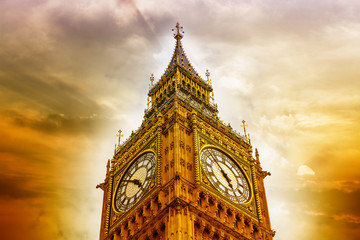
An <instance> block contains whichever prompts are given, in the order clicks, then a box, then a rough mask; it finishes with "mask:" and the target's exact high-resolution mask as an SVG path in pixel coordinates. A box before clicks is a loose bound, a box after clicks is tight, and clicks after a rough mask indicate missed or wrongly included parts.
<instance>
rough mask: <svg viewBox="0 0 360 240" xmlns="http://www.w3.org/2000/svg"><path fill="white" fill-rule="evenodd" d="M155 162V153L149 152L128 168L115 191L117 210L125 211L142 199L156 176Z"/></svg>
mask: <svg viewBox="0 0 360 240" xmlns="http://www.w3.org/2000/svg"><path fill="white" fill-rule="evenodd" d="M155 162H156V158H155V154H154V153H151V152H147V153H144V154H143V155H141V156H140V157H138V158H137V159H136V160H135V161H134V162H133V163H132V164H131V166H130V167H129V168H128V169H127V170H126V172H125V173H124V175H123V177H122V179H121V180H120V183H119V185H118V188H117V190H116V193H115V208H116V210H118V211H119V212H124V211H126V210H128V209H129V208H131V207H132V206H133V205H134V204H135V203H136V202H137V201H138V200H140V198H141V197H142V196H143V195H144V193H145V192H146V190H147V189H148V188H149V185H150V182H151V179H152V178H153V176H154V173H155Z"/></svg>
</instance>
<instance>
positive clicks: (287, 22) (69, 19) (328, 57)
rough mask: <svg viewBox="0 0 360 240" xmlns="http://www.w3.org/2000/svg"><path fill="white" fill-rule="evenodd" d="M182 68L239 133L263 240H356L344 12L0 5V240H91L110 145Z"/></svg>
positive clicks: (172, 4) (300, 5)
mask: <svg viewBox="0 0 360 240" xmlns="http://www.w3.org/2000/svg"><path fill="white" fill-rule="evenodd" d="M177 21H179V22H180V24H181V25H182V26H183V27H184V31H185V35H184V38H183V40H182V43H183V48H184V49H185V51H186V53H187V56H188V58H189V59H190V61H191V62H192V64H193V66H194V68H195V69H196V70H197V72H198V73H199V74H200V75H201V76H202V77H203V78H206V77H205V71H206V69H209V71H210V73H211V79H212V84H213V88H214V92H215V102H216V103H217V104H218V109H219V116H220V117H221V119H222V120H223V121H224V122H225V123H228V122H230V123H231V126H232V127H233V128H234V129H235V130H237V131H238V132H242V131H243V130H242V128H241V127H240V125H241V121H242V120H243V119H244V120H246V122H247V124H248V128H247V131H248V132H249V133H250V135H251V141H252V144H253V146H254V148H255V147H256V148H258V150H259V154H260V160H261V164H262V167H263V169H264V170H266V171H269V172H271V173H272V176H270V177H267V178H265V184H266V191H267V198H268V204H269V209H270V217H271V222H272V228H273V229H274V230H275V231H276V236H275V239H276V240H302V239H306V240H307V239H310V240H312V239H317V240H329V239H334V240H335V239H336V240H338V239H347V240H355V239H360V231H359V229H360V207H359V204H360V2H359V1H357V0H346V1H345V0H344V1H340V0H337V1H335V0H333V1H330V0H328V1H325V0H291V1H290V0H238V1H235V0H233V1H227V0H224V1H219V0H218V1H216V0H207V1H205V0H203V1H201V0H191V1H186V0H178V1H139V0H124V1H121V0H120V1H114V0H77V1H70V0H69V1H65V0H1V1H0V102H1V105H0V238H1V239H16V240H23V239H55V240H58V239H98V237H99V229H100V217H101V207H102V191H101V190H99V189H96V188H95V186H96V185H97V184H98V183H101V182H102V181H103V180H104V177H105V171H106V162H107V159H110V158H112V154H113V149H114V144H115V143H116V141H117V140H116V132H117V130H118V129H122V130H123V132H124V135H125V137H124V139H125V138H127V137H128V136H129V134H130V133H131V131H133V130H136V129H137V128H138V127H139V126H140V124H141V121H142V119H143V115H144V109H145V108H146V98H147V91H148V84H149V77H150V75H151V74H152V73H153V74H154V76H155V79H156V80H157V79H159V78H160V76H161V75H162V73H163V72H164V70H165V69H166V67H167V64H168V63H169V61H170V58H171V55H172V52H173V49H174V46H175V40H174V39H173V38H172V32H171V29H172V28H174V26H175V24H176V22H177Z"/></svg>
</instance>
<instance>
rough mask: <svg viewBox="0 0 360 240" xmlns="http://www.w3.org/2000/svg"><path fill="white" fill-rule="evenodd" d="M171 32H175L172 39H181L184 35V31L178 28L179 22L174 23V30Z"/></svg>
mask: <svg viewBox="0 0 360 240" xmlns="http://www.w3.org/2000/svg"><path fill="white" fill-rule="evenodd" d="M172 31H173V32H174V31H176V33H174V38H175V39H182V38H183V36H184V35H183V34H184V31H183V27H181V26H180V24H179V22H177V23H176V26H175V28H173V29H172Z"/></svg>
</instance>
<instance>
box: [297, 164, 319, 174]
mask: <svg viewBox="0 0 360 240" xmlns="http://www.w3.org/2000/svg"><path fill="white" fill-rule="evenodd" d="M296 175H298V176H314V175H315V172H314V170H312V169H311V168H310V167H308V166H306V165H301V166H299V168H298V171H297V173H296Z"/></svg>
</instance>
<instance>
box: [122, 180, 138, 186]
mask: <svg viewBox="0 0 360 240" xmlns="http://www.w3.org/2000/svg"><path fill="white" fill-rule="evenodd" d="M124 182H131V183H133V184H135V185H137V186H138V187H141V182H140V180H139V179H130V180H124Z"/></svg>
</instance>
